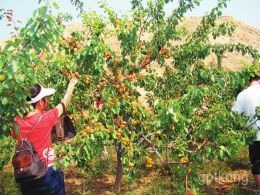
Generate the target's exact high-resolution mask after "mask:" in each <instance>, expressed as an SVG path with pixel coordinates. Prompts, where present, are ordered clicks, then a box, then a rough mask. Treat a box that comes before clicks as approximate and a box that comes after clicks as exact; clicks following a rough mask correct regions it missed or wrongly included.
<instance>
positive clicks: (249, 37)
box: [0, 16, 260, 72]
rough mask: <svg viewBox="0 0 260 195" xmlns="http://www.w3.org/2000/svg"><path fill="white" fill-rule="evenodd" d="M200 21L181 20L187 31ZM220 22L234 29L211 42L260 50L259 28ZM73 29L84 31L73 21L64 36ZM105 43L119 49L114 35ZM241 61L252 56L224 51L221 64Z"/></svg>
mask: <svg viewBox="0 0 260 195" xmlns="http://www.w3.org/2000/svg"><path fill="white" fill-rule="evenodd" d="M200 21H201V17H199V16H190V17H186V18H185V19H184V20H183V26H184V27H185V28H187V30H188V31H189V32H193V31H194V30H195V29H196V27H197V26H198V25H199V23H200ZM222 22H232V23H234V24H235V25H236V26H237V28H236V31H235V32H234V33H233V35H232V36H231V37H228V36H225V37H224V36H222V37H218V38H217V39H216V40H213V39H212V38H210V41H211V43H213V44H214V43H242V44H245V45H250V46H252V47H254V48H255V49H257V50H258V51H260V30H259V29H257V28H254V27H251V26H249V25H247V24H245V23H243V22H241V21H239V20H237V19H235V18H233V17H230V16H222V17H220V18H219V20H218V21H217V23H222ZM73 31H84V27H83V24H81V23H73V24H68V25H67V26H66V27H65V31H64V37H68V36H70V33H72V32H73ZM149 37H150V36H149V34H145V35H144V37H143V39H149ZM107 43H109V45H111V48H112V49H114V50H119V42H118V40H117V39H116V38H115V37H110V38H108V39H107ZM3 45H4V41H0V48H1V47H3ZM205 61H206V62H207V63H216V62H217V60H216V56H214V55H211V56H210V57H208V58H207V59H206V60H205ZM241 62H246V63H249V64H250V63H251V62H252V58H251V57H250V56H248V55H245V56H242V55H241V54H239V53H226V54H225V55H224V59H223V66H224V68H225V69H226V70H239V69H241V67H242V65H241ZM152 65H153V66H155V67H156V69H158V72H160V70H159V67H157V64H156V63H152Z"/></svg>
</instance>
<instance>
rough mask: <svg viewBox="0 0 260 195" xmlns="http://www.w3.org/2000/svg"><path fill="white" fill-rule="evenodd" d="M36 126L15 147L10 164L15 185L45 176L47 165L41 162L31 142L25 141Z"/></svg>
mask: <svg viewBox="0 0 260 195" xmlns="http://www.w3.org/2000/svg"><path fill="white" fill-rule="evenodd" d="M41 117H42V116H40V117H39V119H38V120H37V122H36V124H38V122H39V121H40V119H41ZM36 124H35V126H34V127H32V129H31V130H30V131H29V133H27V135H26V136H25V138H21V140H20V141H18V143H17V145H16V147H15V153H14V155H13V159H12V163H13V167H14V176H15V180H16V182H17V183H27V182H31V181H34V180H37V179H40V178H41V177H43V176H45V174H46V172H47V169H48V167H47V165H46V163H45V162H43V161H42V160H41V159H40V158H39V156H38V154H37V152H36V151H35V149H34V146H33V144H32V142H31V141H29V140H28V139H27V137H28V135H29V134H30V133H31V132H32V130H33V129H35V127H36Z"/></svg>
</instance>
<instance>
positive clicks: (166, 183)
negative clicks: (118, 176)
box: [0, 146, 254, 195]
mask: <svg viewBox="0 0 260 195" xmlns="http://www.w3.org/2000/svg"><path fill="white" fill-rule="evenodd" d="M240 151H241V152H240V153H239V154H237V155H236V156H234V157H233V158H231V159H228V160H226V161H225V162H220V161H214V162H207V163H206V164H205V165H203V166H202V167H200V168H199V170H200V172H199V173H195V174H198V177H197V178H198V179H200V180H201V187H202V188H203V189H204V191H205V194H224V193H227V194H238V195H239V194H241V195H242V194H250V193H252V192H253V191H254V190H253V187H252V186H253V177H252V175H251V171H250V167H249V164H248V162H249V159H248V156H247V146H243V147H242V148H241V150H240ZM115 159H116V154H113V150H112V149H109V157H108V159H102V158H101V157H99V156H96V157H95V158H94V159H93V161H91V162H90V163H89V166H92V167H93V169H95V170H96V172H95V171H94V172H92V174H89V173H85V172H84V171H83V170H81V169H79V168H76V167H74V166H70V167H68V168H66V169H64V170H63V171H64V176H65V185H66V192H67V194H68V195H70V194H71V195H73V194H74V195H77V194H78V195H79V194H100V195H108V194H115V193H114V190H113V185H114V181H115V167H116V160H115ZM213 165H214V166H213ZM0 173H1V174H0V189H1V191H0V194H3V195H7V194H19V190H18V187H17V185H16V184H15V182H14V178H13V168H12V167H11V165H8V166H6V167H5V168H4V169H3V171H1V172H0ZM172 177H176V175H171V172H170V170H169V169H167V167H162V166H161V165H160V164H159V163H158V166H157V167H154V168H152V169H143V170H139V173H138V177H137V180H136V181H135V182H134V183H132V184H127V183H125V182H124V180H123V183H122V194H129V195H131V194H136V195H141V194H147V195H148V194H169V195H170V194H175V193H174V192H175V189H176V188H177V187H178V186H176V184H174V183H173V182H172V181H171V178H172ZM183 185H185V181H183Z"/></svg>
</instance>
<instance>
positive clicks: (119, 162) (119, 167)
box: [114, 142, 123, 194]
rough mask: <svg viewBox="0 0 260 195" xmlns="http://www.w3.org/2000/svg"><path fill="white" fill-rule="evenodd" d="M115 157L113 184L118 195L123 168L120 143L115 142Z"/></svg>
mask: <svg viewBox="0 0 260 195" xmlns="http://www.w3.org/2000/svg"><path fill="white" fill-rule="evenodd" d="M115 146H116V155H117V170H116V180H115V184H114V189H115V190H116V194H120V190H121V180H122V175H123V166H122V160H121V157H122V148H121V143H119V142H116V144H115Z"/></svg>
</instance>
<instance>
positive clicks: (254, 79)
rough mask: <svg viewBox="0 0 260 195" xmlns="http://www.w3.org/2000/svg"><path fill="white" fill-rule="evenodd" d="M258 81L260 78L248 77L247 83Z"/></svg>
mask: <svg viewBox="0 0 260 195" xmlns="http://www.w3.org/2000/svg"><path fill="white" fill-rule="evenodd" d="M258 80H260V76H257V75H254V76H250V78H249V83H251V82H253V81H258Z"/></svg>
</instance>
